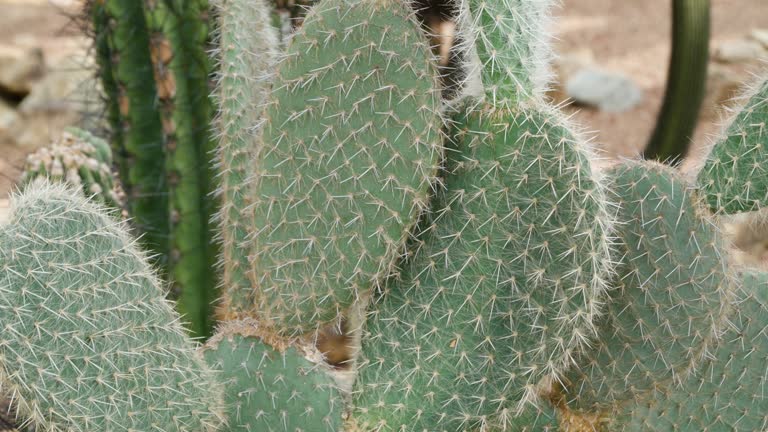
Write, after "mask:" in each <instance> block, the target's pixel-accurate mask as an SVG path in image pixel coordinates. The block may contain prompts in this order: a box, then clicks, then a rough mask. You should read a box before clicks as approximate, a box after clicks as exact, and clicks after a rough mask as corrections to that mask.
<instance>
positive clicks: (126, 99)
mask: <svg viewBox="0 0 768 432" xmlns="http://www.w3.org/2000/svg"><path fill="white" fill-rule="evenodd" d="M90 11H91V15H92V18H93V20H94V27H95V28H96V30H97V31H101V32H102V33H104V34H103V35H102V34H100V35H99V38H98V39H97V41H96V42H97V53H98V55H99V65H100V69H101V71H100V76H101V78H102V82H103V83H104V88H105V90H106V91H107V99H108V101H109V102H108V107H109V120H110V125H111V129H112V131H113V137H112V142H113V148H114V149H115V153H116V160H117V164H118V166H119V167H120V174H121V180H122V184H123V187H124V188H125V190H126V193H127V195H128V196H129V197H130V199H129V201H130V202H131V203H132V204H131V205H130V206H129V209H128V211H129V214H130V216H131V218H132V220H134V221H135V222H136V225H137V228H138V232H139V233H146V238H147V246H148V248H149V249H150V250H151V251H152V252H153V253H155V254H157V255H158V256H159V258H160V263H161V264H162V265H163V266H164V267H165V270H166V272H165V273H166V276H168V277H169V278H170V279H171V280H172V282H173V285H172V288H173V292H172V297H174V298H176V299H177V300H178V305H179V309H180V311H181V312H182V313H184V315H185V319H187V320H188V321H189V322H190V330H191V331H192V333H193V334H195V335H197V336H206V335H208V334H210V331H211V329H212V326H213V323H212V321H211V320H210V316H211V310H212V306H211V305H212V303H213V302H214V300H215V290H214V289H215V287H216V285H217V280H216V278H215V273H214V272H211V271H210V269H211V268H212V267H213V266H214V265H215V261H216V258H215V257H216V247H215V243H214V241H213V226H212V223H211V217H212V215H213V214H214V213H215V211H216V209H215V207H216V206H215V201H214V199H213V198H212V196H211V194H212V192H213V191H214V190H215V189H216V184H215V183H216V178H215V173H214V168H213V163H212V159H213V152H214V150H215V141H214V140H213V139H212V136H211V134H210V121H211V118H212V116H213V108H212V105H211V103H210V101H209V93H210V92H209V75H210V69H211V68H210V64H209V63H210V62H209V60H208V56H207V53H206V49H207V43H208V22H207V16H208V3H207V1H204V0H195V1H177V0H146V1H134V0H94V1H92V2H91V4H90ZM102 39H105V40H106V43H105V42H102ZM158 104H159V106H158ZM118 108H119V109H118ZM118 111H119V112H118Z"/></svg>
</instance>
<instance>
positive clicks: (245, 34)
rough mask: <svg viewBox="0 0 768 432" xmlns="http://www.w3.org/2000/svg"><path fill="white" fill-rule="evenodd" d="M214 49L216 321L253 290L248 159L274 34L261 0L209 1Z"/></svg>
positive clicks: (237, 309)
mask: <svg viewBox="0 0 768 432" xmlns="http://www.w3.org/2000/svg"><path fill="white" fill-rule="evenodd" d="M215 7H216V11H217V15H218V17H219V25H218V29H219V30H218V31H219V33H218V37H217V40H218V46H219V51H218V52H217V53H216V58H217V60H218V62H219V66H218V68H217V69H218V71H219V72H218V83H217V90H218V92H217V94H216V97H217V105H218V110H219V114H218V117H217V123H216V128H217V132H218V135H219V156H218V165H219V170H220V172H221V175H220V181H221V186H220V190H219V196H220V199H221V209H220V211H219V215H218V218H217V222H218V223H219V236H220V240H221V245H222V247H221V263H220V265H221V268H222V273H223V274H222V305H221V307H220V308H219V316H220V318H227V317H228V316H231V315H237V314H238V313H242V312H243V311H249V310H251V309H252V308H253V304H254V301H255V300H254V298H253V296H254V290H253V287H252V285H251V281H250V280H249V279H248V276H247V272H248V269H249V268H250V264H249V261H248V253H243V251H249V250H250V246H249V245H248V244H247V236H248V233H249V232H250V231H251V226H252V222H253V218H252V214H253V211H252V210H249V209H248V207H249V205H250V204H251V201H252V200H251V197H250V196H249V192H250V191H249V189H248V180H249V179H250V177H252V176H253V170H252V165H251V161H252V159H253V153H254V149H256V148H258V147H259V146H260V144H259V143H260V142H261V141H260V140H259V138H260V135H259V133H258V126H259V124H260V122H261V119H262V112H263V110H262V106H263V105H264V103H265V102H266V97H267V95H268V93H269V89H270V83H271V74H272V72H273V68H274V65H275V63H276V62H277V53H278V48H277V35H276V34H275V30H274V29H273V28H272V26H271V24H270V17H269V13H270V9H269V7H268V5H267V2H266V1H265V0H229V1H224V0H220V1H218V2H216V3H215Z"/></svg>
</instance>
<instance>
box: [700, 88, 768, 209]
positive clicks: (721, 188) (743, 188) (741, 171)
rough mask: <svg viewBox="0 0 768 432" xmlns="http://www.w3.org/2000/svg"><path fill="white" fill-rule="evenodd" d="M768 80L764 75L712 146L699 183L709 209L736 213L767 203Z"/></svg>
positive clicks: (767, 204) (764, 205) (757, 207)
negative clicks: (722, 135) (723, 134)
mask: <svg viewBox="0 0 768 432" xmlns="http://www.w3.org/2000/svg"><path fill="white" fill-rule="evenodd" d="M767 125H768V79H765V78H763V81H762V82H761V83H758V84H757V86H756V88H755V89H754V91H753V93H752V96H751V97H749V98H748V100H747V102H746V105H744V107H742V108H741V109H740V111H738V112H737V114H736V116H735V117H734V118H733V120H732V122H731V123H730V125H728V127H727V129H726V131H725V136H724V137H723V138H722V139H721V140H720V141H719V142H718V143H716V144H715V145H714V147H713V148H712V151H711V153H710V155H709V156H708V157H707V161H706V164H705V165H704V168H702V170H701V171H700V172H699V178H698V182H699V184H700V185H701V188H702V190H703V191H704V193H705V194H706V197H707V202H708V204H709V206H710V208H711V209H712V210H713V211H715V212H717V213H738V212H745V211H752V210H757V209H759V208H762V207H766V206H768V164H767V163H766V157H765V152H766V148H765V147H766V142H767V141H766V139H767V138H766V137H768V129H766V127H768V126H767Z"/></svg>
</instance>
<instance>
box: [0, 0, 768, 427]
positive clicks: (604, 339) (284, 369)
mask: <svg viewBox="0 0 768 432" xmlns="http://www.w3.org/2000/svg"><path fill="white" fill-rule="evenodd" d="M112 1H113V2H114V3H112V7H114V5H115V4H119V3H120V2H119V1H118V0H112ZM107 3H109V0H105V1H104V2H98V3H96V4H97V5H102V6H103V5H105V4H107ZM142 5H143V6H147V8H146V9H141V10H142V11H143V12H145V13H147V14H148V15H147V16H146V17H145V18H147V21H145V24H147V23H149V27H151V28H154V29H155V30H158V31H162V32H169V33H164V34H167V35H170V36H167V37H168V39H167V40H168V47H169V48H170V52H176V50H178V47H179V46H181V45H183V44H184V43H185V40H183V39H184V38H182V37H180V36H179V35H182V34H187V35H192V36H200V35H201V34H202V33H197V32H196V31H192V30H191V29H198V30H200V29H201V28H202V24H201V23H189V25H188V27H187V26H182V27H175V26H170V27H168V28H167V27H165V26H164V25H160V26H158V25H157V23H164V22H165V21H163V20H162V19H160V18H163V16H165V15H164V14H166V13H171V12H173V11H177V12H178V11H182V12H183V11H186V12H190V13H191V15H190V16H187V17H186V18H185V20H186V19H191V18H190V17H191V16H199V15H200V13H199V12H201V11H202V9H199V8H198V6H200V5H202V3H199V2H190V3H189V6H188V7H190V8H191V9H183V8H182V9H176V7H178V6H179V5H178V4H177V3H175V2H173V1H170V0H168V1H167V2H164V3H163V4H162V5H160V4H158V3H157V2H146V3H142ZM123 6H125V7H127V3H126V4H123ZM143 6H142V7H143ZM460 6H461V10H462V16H461V23H460V24H461V26H460V32H461V37H460V39H461V40H463V41H466V44H465V45H464V46H462V49H463V52H464V54H465V58H466V59H468V60H467V61H466V62H465V65H464V67H465V68H466V69H467V76H468V77H469V78H470V79H474V80H476V81H478V82H480V83H481V84H482V85H481V87H480V89H479V91H477V92H474V93H472V94H471V95H468V96H466V97H465V98H463V100H462V101H461V102H460V103H455V104H451V107H450V108H447V107H444V106H442V105H443V104H442V102H441V101H440V99H439V91H438V87H437V85H436V83H437V78H438V77H437V75H436V73H435V71H436V68H435V67H434V65H433V64H432V60H431V59H430V54H429V50H428V47H427V45H426V43H425V40H426V39H425V38H426V36H425V35H423V34H422V33H421V30H420V29H419V26H418V23H417V22H416V21H415V20H414V15H415V13H414V11H413V9H412V7H411V5H410V4H407V3H405V2H404V0H321V1H320V2H319V3H318V4H317V5H315V6H314V8H313V9H312V10H311V11H310V12H309V14H308V15H307V18H306V21H305V22H304V24H303V25H302V27H301V29H300V31H299V32H298V33H297V34H295V35H294V36H293V37H292V38H291V40H290V42H289V43H288V46H287V48H286V49H285V51H284V52H282V53H280V52H279V51H278V49H277V48H276V41H277V37H276V35H275V29H274V28H272V27H271V26H270V25H269V22H270V18H269V16H270V11H271V9H269V6H268V5H267V4H265V3H264V1H263V0H257V1H254V0H218V2H217V3H216V7H217V10H216V14H215V15H216V16H217V17H219V19H220V21H219V23H220V27H221V28H220V29H219V33H218V38H217V40H218V43H219V47H218V49H217V50H216V55H217V59H216V60H217V61H218V64H219V75H218V89H217V92H216V95H217V97H216V101H217V103H218V109H219V115H218V120H217V121H216V123H215V127H216V129H217V133H218V138H219V141H220V148H219V152H218V153H219V154H218V159H219V163H218V167H219V168H218V169H219V170H220V171H221V175H220V179H221V189H220V193H219V198H220V200H221V201H222V204H221V208H222V210H221V211H220V213H219V215H218V219H217V222H218V224H219V230H220V237H221V240H222V246H223V251H224V252H223V254H222V259H221V263H222V269H223V273H224V281H225V282H224V293H225V294H224V296H223V300H222V301H221V303H220V310H219V311H220V313H219V314H218V316H219V318H221V319H222V320H223V321H226V322H224V323H223V324H222V325H221V326H220V327H219V330H218V333H217V334H216V335H215V336H214V337H213V338H211V340H210V341H208V343H207V344H206V345H205V346H203V347H201V348H200V350H199V351H197V352H195V351H194V350H193V348H194V344H193V343H192V342H191V341H189V340H188V339H187V338H186V337H185V336H184V335H183V334H182V332H181V327H180V324H179V317H178V316H177V315H175V314H174V312H173V311H172V310H171V309H170V307H169V306H168V303H166V301H165V300H164V299H163V297H162V290H161V289H160V287H159V286H158V283H157V280H156V279H155V277H154V275H153V274H152V271H151V269H150V268H149V267H148V266H147V264H146V260H145V258H144V255H143V254H142V253H140V252H138V251H137V250H136V247H135V246H134V244H133V242H132V241H131V240H130V237H129V236H128V235H127V234H126V233H124V232H123V231H122V229H123V227H122V225H119V224H117V223H116V222H113V221H112V220H111V219H110V218H109V217H108V216H106V215H104V214H102V212H101V210H100V208H98V207H96V206H94V205H93V204H90V203H87V202H85V199H84V198H83V197H82V196H78V195H77V194H75V192H73V191H71V190H69V189H65V187H64V186H61V185H59V186H51V185H47V184H43V185H42V186H41V185H40V184H39V183H33V184H32V185H31V186H28V189H27V191H26V192H25V194H23V195H21V196H20V197H18V198H17V199H16V201H15V204H14V205H15V207H14V211H13V217H12V218H11V220H10V221H9V222H7V223H6V225H3V226H2V227H0V258H2V261H0V327H2V328H4V329H5V330H6V332H5V333H7V334H4V335H3V337H2V338H0V384H1V386H0V390H2V391H7V392H9V393H10V395H11V396H12V398H13V401H14V403H15V404H16V405H18V408H19V411H20V413H21V415H22V416H24V417H25V418H26V419H27V420H28V421H29V422H31V423H35V424H36V425H37V426H39V427H41V428H42V430H50V431H65V430H66V431H69V430H106V431H110V430H132V431H156V430H163V431H185V430H190V431H191V430H195V431H201V430H202V431H206V430H209V431H214V430H219V431H230V430H231V431H242V432H247V431H256V430H266V431H274V432H278V431H279V432H286V431H326V430H327V431H349V432H361V431H365V432H369V431H376V432H384V431H403V432H417V431H418V432H424V431H441V432H456V431H466V432H470V431H471V432H477V431H529V432H533V431H554V430H591V431H594V430H621V431H645V430H651V431H654V432H657V431H658V432H660V431H679V430H723V429H731V430H736V431H744V432H747V431H754V430H764V429H766V428H768V416H767V415H766V413H767V412H768V396H766V395H765V394H764V391H763V387H764V386H765V384H766V382H765V377H766V376H768V372H766V363H767V361H768V357H766V356H768V354H767V352H766V349H765V346H766V342H767V341H766V330H765V329H766V319H768V314H766V310H768V303H766V302H768V298H766V295H765V287H766V283H767V282H766V281H767V280H768V276H767V274H768V273H763V272H759V271H756V270H747V269H743V268H740V267H736V266H735V265H734V264H733V263H732V262H731V261H730V260H729V258H728V256H727V255H728V247H727V241H726V240H725V238H724V236H723V235H722V234H721V233H720V231H719V229H718V224H719V223H720V221H721V219H723V218H724V217H725V216H723V215H724V214H726V213H734V212H738V211H751V210H754V209H757V208H758V207H761V206H762V201H764V200H763V198H762V197H765V196H768V190H766V189H768V186H766V185H765V184H764V182H761V181H760V177H759V176H757V175H756V174H759V173H760V172H761V170H760V166H761V165H762V164H763V162H764V161H763V153H764V152H760V151H759V150H760V148H761V145H762V144H763V143H764V141H765V140H764V139H763V135H762V133H761V131H762V127H761V125H763V124H764V123H765V121H766V119H765V115H764V114H765V110H764V109H761V108H764V107H765V104H766V95H765V94H764V91H763V90H759V91H756V92H755V93H754V96H753V97H752V99H751V101H750V102H749V103H748V105H747V107H746V108H745V110H743V111H742V112H740V113H739V114H738V115H736V116H735V121H734V123H733V124H732V125H731V126H730V127H729V129H728V131H729V133H728V134H727V138H726V139H724V140H723V141H721V142H720V143H718V144H716V145H715V147H714V149H713V151H712V155H711V156H710V158H709V159H708V160H707V163H706V164H705V169H704V170H702V171H701V172H700V173H689V175H687V176H684V175H681V174H680V173H677V172H676V171H675V170H673V169H672V168H669V167H663V166H660V165H658V164H655V163H648V162H643V161H624V162H622V163H620V164H618V166H614V167H611V168H610V169H606V170H604V171H601V170H599V169H598V168H597V166H596V165H597V164H596V163H595V162H596V157H595V155H594V154H593V152H592V151H591V150H590V147H589V145H588V144H587V143H586V142H585V141H584V140H583V139H582V138H581V137H580V135H579V133H578V131H577V130H576V129H575V128H574V126H573V125H571V124H569V122H567V121H566V120H565V119H564V118H563V117H562V115H561V114H560V113H559V112H558V111H557V109H556V108H555V107H552V106H550V105H547V103H546V102H545V100H544V98H543V89H544V88H545V83H544V79H543V78H545V77H546V74H547V73H546V67H545V66H546V62H545V60H546V58H547V57H548V53H547V51H546V44H545V39H546V37H545V33H544V31H543V26H544V23H545V21H546V19H547V18H546V17H547V9H548V7H549V2H548V1H540V0H466V1H464V2H462V3H461V5H460ZM107 10H109V9H107ZM115 11H124V9H114V10H112V13H113V16H118V15H117V14H115ZM192 11H194V13H192ZM131 16H133V15H131ZM181 16H182V15H179V16H175V17H174V18H173V19H174V20H177V22H179V23H180V22H181V21H185V20H182V19H181ZM155 20H159V21H155ZM109 27H110V28H112V29H118V28H123V27H121V25H115V24H110V26H109ZM173 32H179V33H178V34H176V35H173ZM186 32H189V33H186ZM155 36H157V35H155ZM190 40H196V41H198V42H199V40H197V39H194V38H192V39H190ZM157 41H158V39H155V42H157ZM147 43H149V42H147ZM162 45H163V44H161V46H162ZM102 48H103V47H102ZM106 48H109V46H107V47H106ZM155 48H157V47H155ZM161 51H162V50H161ZM157 53H158V51H157V50H156V51H154V54H155V55H154V57H151V59H152V60H155V63H154V64H155V66H159V63H157V61H158V60H159V61H162V62H163V64H166V60H167V64H168V65H169V67H170V71H171V72H173V73H178V72H180V71H181V70H182V69H184V70H186V69H185V68H183V67H182V66H183V64H184V62H186V61H187V60H189V59H176V58H175V57H174V56H170V57H164V56H159V57H158V55H157ZM471 59H476V60H479V62H474V61H472V60H471ZM174 62H178V63H177V64H175V65H174ZM118 63H119V62H118ZM113 66H115V65H114V64H113ZM160 69H162V68H160ZM155 72H156V73H158V76H160V75H159V73H160V72H163V71H162V70H158V69H157V68H156V69H155ZM130 78H135V77H130ZM165 78H168V77H165ZM183 78H184V80H187V81H184V80H182V81H177V82H178V83H179V86H181V87H183V88H184V89H186V90H184V91H189V89H191V88H192V87H194V86H193V85H192V81H194V82H195V83H196V84H197V85H198V86H199V87H202V84H201V82H199V80H198V79H197V78H199V76H198V77H196V78H193V77H192V76H185V77H183ZM121 80H122V79H121ZM121 80H116V81H115V82H118V81H119V82H122V81H121ZM183 81H184V82H186V84H184V83H183ZM105 87H107V86H105ZM117 87H118V88H119V86H117ZM759 88H760V89H764V88H765V86H764V85H761V86H760V87H759ZM107 90H108V91H109V89H107ZM179 91H180V92H181V91H182V90H179ZM190 94H191V93H186V94H184V93H183V92H182V93H168V94H167V95H165V96H168V98H169V99H168V100H164V101H163V102H164V103H168V102H169V101H182V100H184V101H189V100H190V99H189V97H190ZM165 96H161V97H160V99H163V98H164V97H165ZM177 108H178V107H177ZM201 109H203V108H201ZM187 116H189V117H187ZM157 118H159V119H162V120H165V124H166V128H165V129H164V130H163V131H162V132H163V135H162V140H163V142H166V141H168V140H169V139H171V138H172V137H174V136H181V135H177V134H182V133H181V132H180V129H176V128H182V129H183V128H185V127H186V126H190V125H191V124H190V122H191V120H190V119H191V118H195V117H194V114H193V113H190V112H186V113H181V112H171V111H168V112H163V113H162V114H158V117H157ZM446 118H448V120H447V121H446V120H445V119H446ZM170 120H172V121H171V122H170V123H168V122H169V121H170ZM169 124H170V125H171V126H174V128H172V129H171V128H168V126H169ZM185 125H186V126H185ZM123 132H126V133H127V132H129V131H128V130H123ZM184 133H186V132H184ZM182 135H183V134H182ZM202 141H204V140H201V142H202ZM166 150H168V149H166ZM182 153H184V151H178V149H172V151H166V152H165V153H164V154H165V155H167V156H168V157H169V158H171V159H173V158H175V157H176V156H178V155H179V154H182ZM198 155H199V154H198ZM201 160H202V159H201ZM744 161H746V165H745V164H744V163H743V162H744ZM174 163H175V162H174ZM696 174H698V176H699V178H698V180H696V181H693V179H695V178H696ZM739 185H744V186H747V193H742V192H741V189H739ZM181 189H183V188H181V187H180V188H178V189H177V190H176V192H179V191H180V190H181ZM176 192H174V193H176ZM202 208H203V207H198V209H202ZM710 210H714V212H716V213H718V216H719V217H718V218H715V217H713V215H712V214H711V213H710ZM181 232H182V231H178V230H177V231H176V233H177V234H178V233H181ZM199 238H200V237H195V238H194V239H191V240H190V239H183V240H184V241H186V240H190V241H197V240H199ZM370 299H373V301H372V302H371V304H370V305H369V304H368V303H369V300H370ZM366 310H367V313H366ZM342 323H344V325H342ZM328 325H334V326H335V328H336V330H339V329H341V328H344V329H347V330H348V331H349V332H350V333H351V335H349V336H350V337H348V338H345V339H344V340H345V341H346V342H347V343H348V344H349V346H348V347H346V348H348V349H349V358H347V359H346V361H341V362H334V363H336V365H335V366H333V367H332V366H329V365H328V364H326V362H325V361H324V360H325V359H324V358H323V353H321V352H320V350H318V349H317V348H316V347H315V346H314V345H316V344H317V341H318V339H320V338H321V336H320V335H322V334H323V331H325V330H327V328H328V327H327V326H328ZM334 359H335V356H334ZM204 360H205V361H207V363H208V365H206V364H205V363H204ZM342 372H343V373H345V374H353V375H355V376H356V381H355V383H354V384H353V385H351V386H350V385H348V383H341V380H340V379H339V376H340V373H342ZM222 416H223V417H225V420H224V421H223V422H220V417H222Z"/></svg>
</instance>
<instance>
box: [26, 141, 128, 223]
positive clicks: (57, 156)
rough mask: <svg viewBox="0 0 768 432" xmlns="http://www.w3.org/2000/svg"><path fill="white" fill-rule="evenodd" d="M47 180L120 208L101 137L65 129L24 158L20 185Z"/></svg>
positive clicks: (110, 153) (107, 152) (106, 145)
mask: <svg viewBox="0 0 768 432" xmlns="http://www.w3.org/2000/svg"><path fill="white" fill-rule="evenodd" d="M39 178H47V179H50V180H56V181H63V182H65V183H68V184H70V185H71V186H74V187H76V188H80V189H81V190H82V191H83V194H84V195H85V196H87V197H93V198H94V199H96V200H97V201H99V202H101V203H102V204H105V205H107V206H109V207H112V208H114V209H117V208H120V205H119V199H118V197H117V194H116V192H115V186H114V179H113V176H112V152H111V150H110V148H109V144H107V143H106V142H105V141H104V140H102V139H101V138H98V137H95V136H93V135H92V134H90V133H89V132H86V131H83V130H80V129H76V128H67V129H66V130H65V131H64V132H63V133H62V135H61V138H60V139H59V140H58V141H56V142H54V143H53V144H51V145H50V146H48V147H43V148H41V149H40V150H38V151H36V152H35V153H32V154H31V155H29V156H27V162H26V164H25V165H24V175H23V177H22V179H21V183H22V184H25V185H26V184H29V183H31V182H33V181H35V180H36V179H39Z"/></svg>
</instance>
